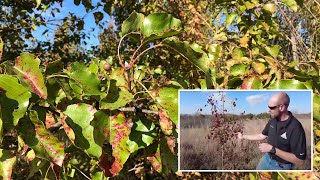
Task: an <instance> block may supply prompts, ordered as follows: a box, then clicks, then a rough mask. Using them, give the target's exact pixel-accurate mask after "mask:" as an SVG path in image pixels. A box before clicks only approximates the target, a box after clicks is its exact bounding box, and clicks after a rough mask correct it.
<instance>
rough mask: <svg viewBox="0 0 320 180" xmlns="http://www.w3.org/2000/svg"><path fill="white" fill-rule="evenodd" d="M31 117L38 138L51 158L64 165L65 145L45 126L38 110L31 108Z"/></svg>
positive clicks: (55, 162)
mask: <svg viewBox="0 0 320 180" xmlns="http://www.w3.org/2000/svg"><path fill="white" fill-rule="evenodd" d="M29 117H30V120H31V121H32V123H33V124H34V126H35V127H34V129H35V131H36V138H37V139H38V140H39V142H40V144H41V146H42V147H43V148H44V149H45V151H46V152H47V153H48V155H49V157H50V160H51V161H52V162H53V163H54V164H56V165H58V166H60V167H62V164H63V160H64V156H65V154H64V145H63V144H62V143H61V142H60V141H59V140H58V139H57V138H56V137H55V136H53V135H52V134H51V133H50V132H49V131H48V130H47V129H46V128H45V126H44V124H43V122H42V121H40V120H39V119H38V113H37V112H36V111H34V110H31V111H30V112H29Z"/></svg>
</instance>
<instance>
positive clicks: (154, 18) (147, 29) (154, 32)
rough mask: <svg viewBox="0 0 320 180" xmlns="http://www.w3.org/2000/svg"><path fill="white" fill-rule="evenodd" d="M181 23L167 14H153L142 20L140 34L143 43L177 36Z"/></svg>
mask: <svg viewBox="0 0 320 180" xmlns="http://www.w3.org/2000/svg"><path fill="white" fill-rule="evenodd" d="M181 31H182V28H181V21H180V20H179V19H176V18H174V17H173V16H172V15H171V14H167V13H153V14H150V15H148V16H147V17H145V18H144V21H143V25H142V29H141V33H142V34H143V36H144V40H143V41H144V42H147V41H151V40H154V39H160V38H165V37H169V36H173V35H176V34H179V33H180V32H181Z"/></svg>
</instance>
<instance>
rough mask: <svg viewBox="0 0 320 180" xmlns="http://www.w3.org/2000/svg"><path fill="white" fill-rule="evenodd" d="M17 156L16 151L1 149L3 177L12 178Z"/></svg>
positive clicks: (0, 173) (0, 160)
mask: <svg viewBox="0 0 320 180" xmlns="http://www.w3.org/2000/svg"><path fill="white" fill-rule="evenodd" d="M16 160H17V158H16V156H14V153H12V152H11V151H8V150H4V149H0V176H2V179H12V178H11V174H12V169H13V165H14V164H15V162H16Z"/></svg>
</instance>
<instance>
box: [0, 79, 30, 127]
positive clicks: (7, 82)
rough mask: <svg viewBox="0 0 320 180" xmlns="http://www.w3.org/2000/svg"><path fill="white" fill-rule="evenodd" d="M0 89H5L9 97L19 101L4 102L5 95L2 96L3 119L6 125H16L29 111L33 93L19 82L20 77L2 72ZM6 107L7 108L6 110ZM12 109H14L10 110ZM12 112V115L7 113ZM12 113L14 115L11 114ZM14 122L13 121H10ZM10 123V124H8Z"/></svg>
mask: <svg viewBox="0 0 320 180" xmlns="http://www.w3.org/2000/svg"><path fill="white" fill-rule="evenodd" d="M0 89H3V90H5V91H6V92H5V95H6V97H7V98H9V99H12V100H15V101H17V103H18V104H17V103H16V102H15V101H6V103H5V104H3V103H4V102H3V101H4V97H1V98H0V100H1V101H0V103H1V104H2V106H1V111H3V114H2V121H3V123H4V125H6V126H7V125H8V126H12V125H13V126H16V125H17V124H18V121H19V119H20V118H22V117H23V116H24V114H25V112H26V111H27V108H28V105H29V98H30V97H31V93H30V92H29V91H28V90H27V89H26V88H25V87H23V86H22V85H21V84H19V82H18V79H17V78H16V77H14V76H10V75H5V74H0ZM4 107H8V108H5V109H6V110H5V111H4V109H3V108H4ZM9 109H12V110H13V111H10V110H9ZM8 113H10V115H7V114H8ZM11 113H12V116H11ZM10 122H12V123H10ZM7 123H9V124H7Z"/></svg>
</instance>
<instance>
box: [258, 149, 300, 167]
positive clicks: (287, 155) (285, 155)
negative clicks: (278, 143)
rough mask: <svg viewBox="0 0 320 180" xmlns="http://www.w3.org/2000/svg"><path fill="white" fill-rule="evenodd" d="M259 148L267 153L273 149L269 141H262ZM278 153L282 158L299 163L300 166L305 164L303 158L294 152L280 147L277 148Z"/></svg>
mask: <svg viewBox="0 0 320 180" xmlns="http://www.w3.org/2000/svg"><path fill="white" fill-rule="evenodd" d="M259 149H260V151H261V152H264V153H267V152H270V151H271V149H272V145H270V144H268V143H261V144H260V145H259ZM276 155H277V156H279V157H280V158H282V159H284V160H286V161H288V162H291V163H293V164H295V165H297V166H300V165H302V164H303V160H301V159H299V158H297V156H296V155H294V154H293V153H289V152H286V151H283V150H281V149H278V148H276Z"/></svg>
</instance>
